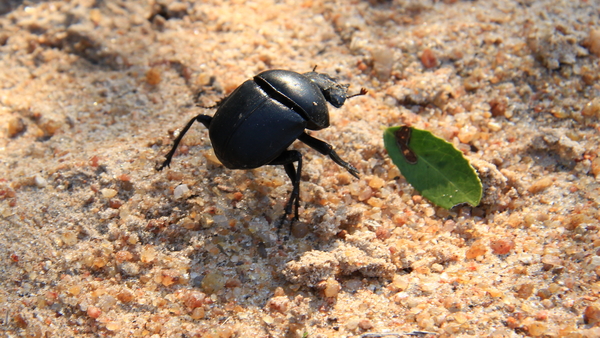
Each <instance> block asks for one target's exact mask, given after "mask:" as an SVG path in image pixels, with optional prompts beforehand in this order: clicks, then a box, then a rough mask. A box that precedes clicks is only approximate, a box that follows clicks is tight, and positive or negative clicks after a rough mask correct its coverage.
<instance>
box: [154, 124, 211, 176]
mask: <svg viewBox="0 0 600 338" xmlns="http://www.w3.org/2000/svg"><path fill="white" fill-rule="evenodd" d="M196 121H198V122H200V123H202V124H203V125H204V126H205V127H206V128H208V127H209V126H210V122H211V121H212V117H210V116H208V115H203V114H200V115H198V116H196V117H194V118H193V119H191V120H190V121H189V122H188V123H187V124H186V125H185V127H183V130H181V132H180V133H179V135H178V136H177V138H176V139H175V142H173V147H172V148H171V151H169V153H168V154H167V155H166V156H165V158H166V159H165V161H164V162H163V163H162V164H161V165H160V166H157V167H156V170H162V169H163V168H164V167H168V166H169V165H170V164H171V159H172V158H173V155H175V151H176V150H177V146H179V142H181V140H182V139H183V136H184V135H185V133H187V132H188V130H190V128H191V127H192V125H193V124H194V122H196Z"/></svg>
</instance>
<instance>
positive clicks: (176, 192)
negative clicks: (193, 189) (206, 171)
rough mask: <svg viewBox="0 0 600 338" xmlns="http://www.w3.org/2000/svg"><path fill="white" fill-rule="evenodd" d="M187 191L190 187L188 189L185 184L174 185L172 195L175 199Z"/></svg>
mask: <svg viewBox="0 0 600 338" xmlns="http://www.w3.org/2000/svg"><path fill="white" fill-rule="evenodd" d="M188 191H190V189H188V186H187V185H186V184H180V185H178V186H176V187H175V190H173V196H174V197H175V199H178V198H181V196H183V195H184V194H185V193H187V192H188Z"/></svg>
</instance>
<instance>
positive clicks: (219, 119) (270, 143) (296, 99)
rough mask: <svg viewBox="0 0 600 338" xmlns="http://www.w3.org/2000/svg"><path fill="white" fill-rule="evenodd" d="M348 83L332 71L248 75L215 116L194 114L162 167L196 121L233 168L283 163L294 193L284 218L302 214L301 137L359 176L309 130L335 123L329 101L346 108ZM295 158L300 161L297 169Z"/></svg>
mask: <svg viewBox="0 0 600 338" xmlns="http://www.w3.org/2000/svg"><path fill="white" fill-rule="evenodd" d="M347 91H348V85H347V84H345V85H342V84H339V83H338V82H337V81H336V80H334V79H333V78H331V77H329V76H328V75H326V74H321V73H316V72H315V69H313V71H312V72H309V73H304V74H299V73H296V72H292V71H288V70H268V71H265V72H262V73H260V74H258V75H256V76H254V78H253V79H252V80H247V81H246V82H244V83H243V84H242V85H241V86H239V87H238V88H237V89H235V90H234V91H233V93H231V94H230V95H229V96H227V97H226V98H225V99H223V100H222V101H221V102H220V103H219V104H218V105H217V107H218V109H217V112H216V113H215V114H214V116H213V117H210V116H208V115H202V114H200V115H198V116H196V117H194V118H193V119H191V120H190V121H189V122H188V123H187V125H186V126H185V127H184V128H183V130H182V131H181V133H179V136H177V138H176V139H175V142H174V144H173V147H172V148H171V151H169V153H168V154H167V155H166V160H165V161H164V162H163V163H162V164H161V165H160V166H159V167H158V168H157V169H158V170H161V169H163V168H164V167H167V166H169V164H170V163H171V159H172V158H173V154H175V150H176V149H177V146H178V145H179V142H181V139H182V138H183V136H184V135H185V133H187V131H188V130H189V129H190V127H191V126H192V124H194V122H195V121H198V122H200V123H202V124H204V125H205V126H206V127H207V128H208V132H209V136H210V140H211V142H212V145H213V148H214V150H215V155H217V158H218V159H219V160H220V161H221V163H223V165H224V166H225V167H227V168H229V169H253V168H258V167H261V166H263V165H283V166H284V168H285V172H286V173H287V175H288V176H289V178H290V180H292V185H293V189H292V193H291V196H290V199H289V201H288V202H287V204H286V206H285V214H284V215H283V218H282V220H283V219H285V217H286V216H287V215H289V214H291V213H292V206H294V207H295V215H294V216H295V217H294V219H295V220H297V219H298V207H299V205H300V196H299V195H300V174H301V172H302V155H301V154H300V152H298V151H297V150H287V148H288V147H289V146H290V145H291V144H292V143H293V142H294V141H295V140H297V139H298V140H300V141H302V142H304V143H305V144H307V145H308V146H310V147H311V148H313V149H315V150H317V151H318V152H320V153H321V154H323V155H327V156H329V157H330V158H331V159H332V160H333V161H334V162H335V163H337V164H339V165H340V166H342V167H344V168H345V169H346V170H347V171H348V172H349V173H350V174H352V175H353V176H354V177H356V178H358V170H356V168H354V167H353V166H352V165H350V164H349V163H347V162H345V161H343V160H342V159H341V158H340V157H339V156H338V154H336V152H335V151H334V150H333V147H332V146H331V145H330V144H328V143H326V142H323V141H321V140H319V139H316V138H314V137H312V136H310V135H308V134H307V133H306V132H305V129H310V130H320V129H323V128H327V127H329V110H328V109H327V104H326V102H329V103H331V104H332V105H333V106H334V107H336V108H340V107H341V106H342V105H343V104H344V102H345V101H346V99H347V98H350V97H353V96H357V95H364V94H366V93H367V91H366V90H365V89H364V88H362V89H361V91H360V93H358V94H355V95H352V96H348V97H347ZM294 162H298V166H297V168H295V167H294Z"/></svg>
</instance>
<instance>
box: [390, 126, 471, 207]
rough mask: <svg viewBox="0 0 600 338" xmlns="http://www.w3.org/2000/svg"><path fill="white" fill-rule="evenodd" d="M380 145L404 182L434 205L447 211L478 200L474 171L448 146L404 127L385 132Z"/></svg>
mask: <svg viewBox="0 0 600 338" xmlns="http://www.w3.org/2000/svg"><path fill="white" fill-rule="evenodd" d="M383 142H384V144H385V148H386V149H387V151H388V154H389V155H390V157H391V158H392V161H393V162H394V164H395V165H396V166H397V167H398V169H400V172H401V173H402V175H403V176H404V177H405V178H406V180H407V181H408V183H410V184H412V186H413V187H414V188H415V189H417V190H418V191H419V192H420V193H421V195H423V197H425V198H427V199H428V200H430V201H431V202H433V203H434V204H436V205H439V206H441V207H443V208H446V209H450V208H452V207H453V206H455V205H457V204H461V203H468V204H470V205H472V206H477V205H478V204H479V202H480V201H481V194H482V186H481V181H480V180H479V177H478V176H477V173H476V172H475V169H473V167H472V166H471V164H469V161H468V160H467V159H466V158H465V157H464V156H463V154H462V152H460V151H459V150H457V149H456V148H454V146H453V145H452V144H450V143H448V142H446V141H444V140H442V139H440V138H438V137H436V136H434V135H433V134H431V132H428V131H425V130H420V129H415V128H411V127H407V126H402V127H400V126H398V127H390V128H388V129H386V130H385V132H384V133H383Z"/></svg>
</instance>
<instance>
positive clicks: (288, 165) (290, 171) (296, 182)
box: [269, 150, 302, 224]
mask: <svg viewBox="0 0 600 338" xmlns="http://www.w3.org/2000/svg"><path fill="white" fill-rule="evenodd" d="M294 162H298V166H296V167H294ZM269 165H283V168H284V169H285V172H286V174H287V175H288V177H289V178H290V180H291V181H292V186H293V188H292V193H291V195H290V199H289V200H288V202H287V203H286V204H285V213H284V215H283V217H282V218H281V222H280V224H283V221H284V220H285V218H286V217H287V216H288V215H289V214H291V213H292V208H294V220H295V221H297V220H298V218H299V215H298V208H300V173H301V172H302V154H300V152H299V151H297V150H286V151H284V152H283V153H281V155H279V156H278V157H277V158H276V159H274V160H273V161H271V162H270V163H269Z"/></svg>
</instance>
